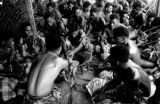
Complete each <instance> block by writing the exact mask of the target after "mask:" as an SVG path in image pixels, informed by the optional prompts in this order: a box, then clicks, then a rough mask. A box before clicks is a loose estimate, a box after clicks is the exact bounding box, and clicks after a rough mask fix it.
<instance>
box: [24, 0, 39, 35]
mask: <svg viewBox="0 0 160 104" xmlns="http://www.w3.org/2000/svg"><path fill="white" fill-rule="evenodd" d="M25 2H26V5H27V9H28V14H29V22H30V24H31V26H32V30H33V32H34V33H36V31H37V29H36V23H35V19H34V10H33V6H32V1H31V0H25Z"/></svg>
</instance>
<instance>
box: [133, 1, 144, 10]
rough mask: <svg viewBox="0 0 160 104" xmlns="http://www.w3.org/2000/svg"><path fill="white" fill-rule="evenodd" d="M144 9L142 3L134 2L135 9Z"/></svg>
mask: <svg viewBox="0 0 160 104" xmlns="http://www.w3.org/2000/svg"><path fill="white" fill-rule="evenodd" d="M138 7H139V8H142V2H141V1H136V2H134V4H133V9H136V8H138Z"/></svg>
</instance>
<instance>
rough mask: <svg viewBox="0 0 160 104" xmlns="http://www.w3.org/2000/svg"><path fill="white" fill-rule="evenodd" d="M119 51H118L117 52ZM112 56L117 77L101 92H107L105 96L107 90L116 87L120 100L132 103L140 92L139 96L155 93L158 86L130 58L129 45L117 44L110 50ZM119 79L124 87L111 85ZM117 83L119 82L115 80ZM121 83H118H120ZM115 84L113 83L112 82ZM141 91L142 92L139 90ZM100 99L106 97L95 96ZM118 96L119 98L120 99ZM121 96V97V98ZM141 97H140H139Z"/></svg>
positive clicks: (149, 95)
mask: <svg viewBox="0 0 160 104" xmlns="http://www.w3.org/2000/svg"><path fill="white" fill-rule="evenodd" d="M117 52H118V53H117ZM110 54H111V56H110V58H111V60H112V66H113V67H114V70H113V71H114V73H115V76H114V77H115V78H114V80H112V81H111V82H110V83H108V84H106V85H105V86H104V87H103V88H102V89H101V92H104V91H105V92H104V93H105V96H108V94H107V93H106V91H108V90H109V89H113V88H115V87H116V93H117V94H119V95H115V96H116V98H117V97H118V98H119V100H122V98H123V100H122V101H125V102H126V101H127V102H128V101H129V102H130V103H131V102H132V103H133V102H135V100H136V99H135V97H137V96H136V95H137V93H136V92H138V93H140V95H141V96H139V97H151V96H153V95H154V93H155V91H156V86H155V84H154V82H153V81H151V79H150V78H149V76H148V75H147V73H146V72H145V71H144V70H143V69H142V68H141V67H140V66H139V65H137V64H136V63H134V62H133V61H131V60H130V59H129V57H130V53H129V50H128V48H127V47H125V46H115V47H112V48H111V50H110ZM115 81H118V82H120V83H121V82H123V84H122V85H124V86H123V87H117V84H116V86H112V87H111V86H110V85H111V83H113V82H115ZM115 83H117V82H115ZM120 83H119V84H118V85H120ZM112 85H113V84H112ZM139 91H140V92H139ZM111 96H112V95H111ZM99 98H100V99H104V98H105V97H104V98H102V97H100V95H98V96H96V97H95V99H94V100H95V101H96V100H99ZM118 98H117V99H118ZM120 98H121V99H120ZM138 99H139V98H138Z"/></svg>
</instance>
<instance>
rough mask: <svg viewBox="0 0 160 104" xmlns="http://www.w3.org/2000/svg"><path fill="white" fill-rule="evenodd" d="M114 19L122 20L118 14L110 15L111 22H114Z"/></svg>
mask: <svg viewBox="0 0 160 104" xmlns="http://www.w3.org/2000/svg"><path fill="white" fill-rule="evenodd" d="M113 19H119V20H120V16H119V14H118V13H113V14H111V15H110V20H113Z"/></svg>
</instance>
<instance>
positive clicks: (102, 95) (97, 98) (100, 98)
mask: <svg viewBox="0 0 160 104" xmlns="http://www.w3.org/2000/svg"><path fill="white" fill-rule="evenodd" d="M106 97H107V96H106V94H105V93H100V94H98V95H96V96H95V97H93V101H94V102H95V103H99V102H101V101H103V100H105V99H106Z"/></svg>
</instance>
